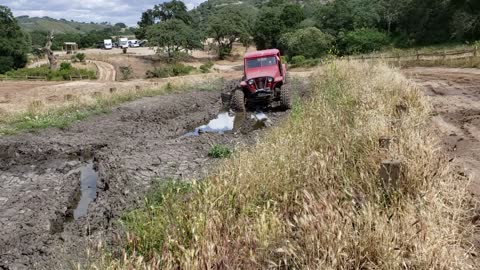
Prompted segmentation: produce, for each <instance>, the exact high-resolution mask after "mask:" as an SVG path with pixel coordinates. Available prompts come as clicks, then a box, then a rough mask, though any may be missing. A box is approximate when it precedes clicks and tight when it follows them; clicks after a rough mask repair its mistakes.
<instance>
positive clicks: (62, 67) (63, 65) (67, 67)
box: [60, 62, 72, 70]
mask: <svg viewBox="0 0 480 270" xmlns="http://www.w3.org/2000/svg"><path fill="white" fill-rule="evenodd" d="M70 69H72V64H70V63H68V62H62V63H61V64H60V70H70Z"/></svg>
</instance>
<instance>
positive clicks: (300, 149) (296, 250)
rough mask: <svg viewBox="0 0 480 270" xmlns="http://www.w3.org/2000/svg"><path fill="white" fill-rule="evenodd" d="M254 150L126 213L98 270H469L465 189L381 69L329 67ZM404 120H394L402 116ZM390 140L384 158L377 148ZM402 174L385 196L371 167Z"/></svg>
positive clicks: (396, 79) (409, 97)
mask: <svg viewBox="0 0 480 270" xmlns="http://www.w3.org/2000/svg"><path fill="white" fill-rule="evenodd" d="M324 69H325V70H324V72H323V73H324V75H322V76H315V75H314V76H313V78H312V83H313V87H314V92H313V94H312V97H311V98H310V100H309V101H307V102H306V103H304V104H302V105H299V106H298V105H297V106H296V107H295V108H294V110H293V111H292V113H291V115H290V117H289V119H288V120H286V122H285V123H284V124H282V125H281V126H279V127H277V128H274V129H272V130H271V131H270V132H269V133H268V135H267V136H265V138H263V139H262V141H261V142H260V143H259V144H257V145H256V146H255V147H253V148H251V149H246V150H244V151H241V152H239V153H237V154H235V155H234V157H233V158H232V159H230V160H228V161H226V162H225V163H224V164H223V165H222V166H221V167H220V168H219V169H218V171H216V172H215V173H213V174H212V175H211V176H210V177H208V179H206V180H205V181H202V182H195V183H193V184H190V185H189V184H185V183H180V184H179V183H177V184H175V183H174V182H173V183H170V184H166V185H164V186H163V188H161V189H160V190H159V191H157V193H154V196H152V197H149V199H148V200H147V203H146V207H145V208H143V209H139V210H137V211H134V212H132V213H129V214H128V215H127V216H126V217H125V218H124V219H123V224H124V225H125V226H126V229H127V230H128V236H127V237H126V239H125V242H124V243H123V244H124V248H125V249H124V254H123V256H121V257H120V258H115V256H113V257H108V259H106V258H107V257H104V260H103V261H99V262H98V264H97V266H96V267H98V268H104V269H132V268H136V269H139V268H149V269H259V268H282V269H469V268H472V267H471V266H470V264H469V258H468V255H467V254H468V251H467V249H468V248H470V247H469V246H468V244H467V242H466V239H467V237H468V236H469V234H470V233H471V231H472V227H471V226H470V225H469V223H468V220H467V219H468V215H469V211H468V207H467V205H466V203H465V197H466V196H467V194H466V191H465V187H466V183H465V180H464V179H462V178H460V177H458V176H457V174H455V173H454V172H453V171H452V170H451V169H450V168H449V166H448V164H447V162H446V161H445V159H444V158H443V156H442V154H441V152H440V150H439V147H438V145H437V141H436V139H435V137H434V135H433V134H432V133H431V131H430V130H429V128H428V121H429V109H430V106H429V104H428V103H427V101H426V100H425V99H424V97H423V96H422V93H421V92H420V91H419V89H417V87H416V86H415V85H413V84H412V83H410V82H409V81H408V80H406V79H405V78H404V77H403V76H401V75H400V74H399V73H398V72H396V71H394V70H392V69H390V68H388V67H387V66H386V65H383V64H368V63H363V64H362V63H342V62H334V63H332V64H330V65H327V66H326V67H324ZM399 108H401V109H399ZM382 136H390V137H395V138H396V140H395V143H394V144H393V145H391V146H390V147H389V148H388V149H381V148H380V146H379V138H380V137H382ZM384 159H397V160H400V161H401V162H402V165H403V167H402V168H403V169H402V177H401V182H400V184H399V185H398V187H397V188H396V189H395V190H386V189H384V188H383V185H382V182H381V181H380V179H379V168H380V162H381V161H382V160H384Z"/></svg>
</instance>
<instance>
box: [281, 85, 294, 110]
mask: <svg viewBox="0 0 480 270" xmlns="http://www.w3.org/2000/svg"><path fill="white" fill-rule="evenodd" d="M280 106H281V107H282V109H283V110H290V109H291V108H292V100H291V97H290V87H289V85H284V86H283V87H282V88H281V89H280Z"/></svg>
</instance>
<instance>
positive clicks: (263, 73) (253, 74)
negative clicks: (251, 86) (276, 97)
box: [245, 66, 280, 80]
mask: <svg viewBox="0 0 480 270" xmlns="http://www.w3.org/2000/svg"><path fill="white" fill-rule="evenodd" d="M245 75H246V79H247V80H250V79H253V78H259V77H273V78H277V77H279V76H280V72H278V66H270V67H260V68H249V69H247V70H246V74H245Z"/></svg>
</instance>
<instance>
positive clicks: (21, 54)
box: [0, 5, 30, 74]
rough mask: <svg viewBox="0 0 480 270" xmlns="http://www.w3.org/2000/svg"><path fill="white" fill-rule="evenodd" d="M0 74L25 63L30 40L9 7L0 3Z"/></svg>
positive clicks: (20, 66)
mask: <svg viewBox="0 0 480 270" xmlns="http://www.w3.org/2000/svg"><path fill="white" fill-rule="evenodd" d="M0 33H1V35H0V74H3V73H5V72H7V71H9V70H12V69H17V68H22V67H24V66H25V65H26V64H27V61H28V59H27V54H28V52H29V50H30V48H29V43H30V40H29V38H28V36H27V35H25V33H23V32H22V30H21V29H20V27H19V26H18V23H17V20H15V18H14V17H13V14H12V12H11V11H10V9H9V8H7V7H5V6H1V5H0Z"/></svg>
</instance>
